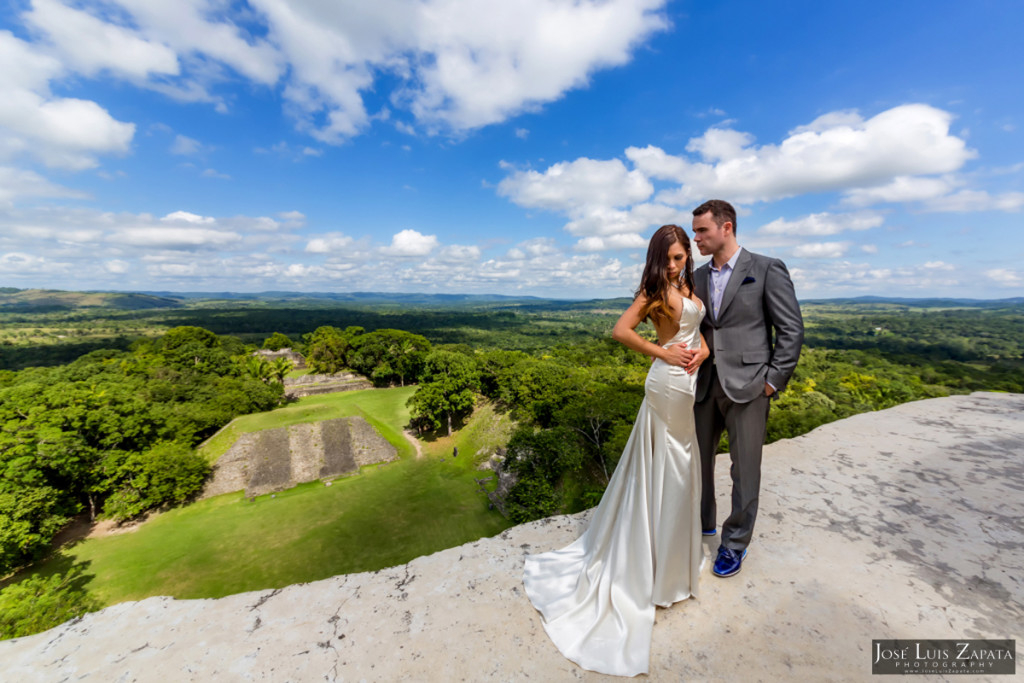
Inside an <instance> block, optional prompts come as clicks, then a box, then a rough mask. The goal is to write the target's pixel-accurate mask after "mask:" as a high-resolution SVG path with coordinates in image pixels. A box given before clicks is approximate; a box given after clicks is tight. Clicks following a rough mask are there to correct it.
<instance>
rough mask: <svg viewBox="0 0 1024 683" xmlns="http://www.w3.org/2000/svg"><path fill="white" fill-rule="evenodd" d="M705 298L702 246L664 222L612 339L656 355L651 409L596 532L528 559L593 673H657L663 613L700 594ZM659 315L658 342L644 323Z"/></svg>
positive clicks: (546, 611)
mask: <svg viewBox="0 0 1024 683" xmlns="http://www.w3.org/2000/svg"><path fill="white" fill-rule="evenodd" d="M703 317H704V308H703V306H702V304H701V302H700V300H699V299H698V298H697V297H696V295H695V294H694V292H693V264H692V261H691V258H690V239H689V238H688V237H687V236H686V232H685V231H684V230H683V229H682V228H680V227H679V226H677V225H665V226H662V227H661V228H659V229H658V230H657V232H655V233H654V235H653V236H652V237H651V242H650V244H649V245H648V248H647V264H646V266H645V267H644V272H643V276H642V277H641V280H640V287H639V288H638V289H637V292H636V296H635V298H634V300H633V304H632V305H631V306H630V307H629V308H628V309H627V310H626V312H625V313H623V314H622V317H621V318H619V321H618V322H617V323H616V324H615V330H614V331H613V333H612V337H613V338H614V339H616V340H617V341H619V342H621V343H622V344H624V345H626V346H627V347H629V348H631V349H633V350H635V351H638V352H640V353H643V354H645V355H647V356H652V357H653V358H654V363H653V364H652V365H651V369H650V370H649V371H648V373H647V381H646V383H645V386H644V401H643V404H642V405H641V406H640V412H639V413H638V414H637V418H636V422H635V423H634V425H633V432H632V434H630V437H629V441H628V442H627V443H626V448H625V450H624V451H623V453H622V458H621V459H620V460H619V464H618V466H617V467H616V468H615V473H614V474H613V475H612V478H611V481H610V482H609V483H608V488H607V490H605V492H604V496H603V497H602V498H601V503H600V504H599V505H598V506H597V509H596V510H595V511H594V515H593V517H592V519H591V521H590V526H589V527H588V528H587V530H586V531H584V532H583V535H581V536H580V537H579V538H578V539H577V540H576V541H575V542H573V543H572V544H570V545H568V546H566V547H565V548H562V549H561V550H555V551H551V552H548V553H544V554H541V555H531V556H529V557H527V558H526V568H525V572H524V576H523V583H524V585H525V588H526V593H527V595H529V597H530V600H531V601H532V602H533V605H534V607H536V608H537V610H538V611H540V613H541V615H542V617H543V622H544V630H546V631H547V633H548V635H549V636H550V637H551V640H552V641H554V643H555V645H556V646H557V647H558V649H559V650H561V652H562V654H564V655H565V656H566V657H567V658H569V659H571V660H572V661H574V662H576V663H577V664H579V665H580V666H581V667H583V668H584V669H589V670H591V671H598V672H600V673H606V674H615V675H619V676H635V675H637V674H641V673H647V669H648V663H649V660H650V651H651V631H652V630H653V628H654V610H655V606H656V605H657V606H662V607H667V606H669V605H671V604H672V603H674V602H678V601H679V600H684V599H686V598H689V597H696V595H697V578H698V574H699V573H700V568H701V561H702V560H703V549H702V544H701V531H700V487H701V485H700V481H701V480H700V455H699V451H698V450H697V439H696V436H695V431H694V422H693V400H694V389H695V387H696V377H697V375H696V372H697V369H698V367H700V364H701V363H702V362H703V361H704V359H705V358H707V357H708V355H709V353H708V351H707V349H706V348H705V344H704V339H703V337H702V336H701V334H700V322H701V319H702V318H703ZM647 319H650V320H651V322H652V323H653V325H654V329H655V330H656V331H657V333H658V344H654V343H653V342H649V341H646V340H645V339H643V338H642V337H641V336H640V335H639V334H637V333H636V327H637V325H639V324H640V323H641V322H643V321H644V320H647Z"/></svg>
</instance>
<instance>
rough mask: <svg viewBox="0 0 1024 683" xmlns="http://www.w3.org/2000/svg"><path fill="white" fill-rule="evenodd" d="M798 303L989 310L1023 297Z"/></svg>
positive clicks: (1019, 301) (844, 299) (871, 298)
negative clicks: (949, 307)
mask: <svg viewBox="0 0 1024 683" xmlns="http://www.w3.org/2000/svg"><path fill="white" fill-rule="evenodd" d="M800 303H801V304H814V305H823V304H832V305H846V304H890V305H896V306H911V307H914V308H939V307H945V306H973V307H982V308H990V307H998V306H1017V305H1020V304H1024V297H1022V296H1016V297H1010V298H1006V299H950V298H941V297H931V298H929V297H920V298H906V297H892V296H858V297H841V298H835V299H804V300H801V301H800Z"/></svg>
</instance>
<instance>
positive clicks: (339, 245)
mask: <svg viewBox="0 0 1024 683" xmlns="http://www.w3.org/2000/svg"><path fill="white" fill-rule="evenodd" d="M1021 26H1024V4H1022V3H1019V2H1013V1H1010V0H1007V1H1005V2H986V1H984V0H980V1H976V2H972V3H964V2H947V1H928V2H925V1H920V2H914V1H908V2H898V3H892V2H864V3H822V2H796V1H794V2H774V3H764V2H742V1H734V2H707V1H706V2H696V1H688V0H685V1H684V0H678V1H676V2H662V1H660V0H635V1H633V2H626V1H623V0H604V1H603V2H586V1H583V0H576V1H574V2H567V1H565V0H508V1H506V2H500V3H498V2H493V1H492V0H421V1H419V2H411V1H400V0H377V1H375V2H372V3H367V2H358V1H350V2H341V1H338V0H251V1H250V2H233V1H230V0H175V1H174V2H170V1H166V0H103V1H94V0H81V1H78V2H71V1H63V0H28V1H24V0H23V1H15V2H13V3H7V4H6V5H5V9H0V285H4V286H15V287H45V288H54V289H115V290H171V291H263V290H294V291H391V292H472V293H498V294H510V295H517V294H529V295H536V296H544V297H572V298H590V297H606V296H626V295H628V294H629V293H630V292H631V291H632V289H633V288H634V287H635V286H636V282H637V280H638V278H639V273H640V269H641V267H642V262H643V257H644V253H645V245H646V240H647V238H648V237H649V236H650V234H651V233H652V232H653V231H654V230H655V229H656V228H657V227H658V226H659V225H661V224H663V223H670V222H674V223H679V224H681V225H683V226H684V227H687V228H688V227H689V224H690V220H691V210H692V209H693V207H694V206H696V205H697V204H699V203H700V202H702V201H703V200H704V199H707V198H711V197H720V198H723V199H728V200H730V201H732V202H733V203H734V204H736V205H737V207H738V209H739V211H740V218H739V221H738V223H739V225H738V237H739V241H740V243H741V244H742V245H744V246H745V247H747V248H749V249H751V250H753V251H758V252H761V253H766V254H771V255H773V256H777V257H779V258H782V259H783V260H784V261H785V262H786V263H787V264H788V266H789V267H790V270H791V272H792V274H793V278H794V281H795V283H796V286H797V293H798V296H799V297H800V298H804V299H806V298H818V297H837V296H858V295H864V294H874V295H889V296H966V297H978V298H1001V297H1007V296H1019V295H1021V294H1022V293H1024V266H1022V263H1024V232H1022V230H1021V218H1022V209H1024V144H1022V143H1021V136H1022V135H1024V130H1022V123H1024V122H1022V121H1021V120H1020V119H1021V112H1022V111H1024V88H1021V85H1020V84H1021V83H1022V82H1024V74H1022V64H1024V52H1022V50H1021V48H1020V42H1019V35H1018V34H1019V30H1020V27H1021Z"/></svg>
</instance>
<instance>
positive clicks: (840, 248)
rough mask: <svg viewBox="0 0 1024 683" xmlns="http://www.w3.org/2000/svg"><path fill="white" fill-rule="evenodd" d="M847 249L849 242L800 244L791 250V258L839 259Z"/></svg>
mask: <svg viewBox="0 0 1024 683" xmlns="http://www.w3.org/2000/svg"><path fill="white" fill-rule="evenodd" d="M849 248H850V243H849V242H817V243H813V244H801V245H800V246H798V247H796V248H795V249H793V256H796V257H798V258H840V257H841V256H844V255H845V254H846V252H847V250H848V249H849Z"/></svg>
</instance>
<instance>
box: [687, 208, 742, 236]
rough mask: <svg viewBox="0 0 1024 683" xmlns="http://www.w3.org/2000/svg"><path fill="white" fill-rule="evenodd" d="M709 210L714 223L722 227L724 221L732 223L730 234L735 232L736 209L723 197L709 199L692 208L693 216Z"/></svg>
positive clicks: (701, 214)
mask: <svg viewBox="0 0 1024 683" xmlns="http://www.w3.org/2000/svg"><path fill="white" fill-rule="evenodd" d="M708 211H710V212H711V219H712V220H713V221H715V225H717V226H718V227H722V226H723V225H725V224H726V223H732V234H734V235H735V234H736V209H734V208H732V204H730V203H729V202H727V201H725V200H724V199H709V200H707V201H706V202H704V203H703V204H701V205H700V206H698V207H697V208H696V209H694V210H693V215H694V216H703V215H704V214H706V213H707V212H708Z"/></svg>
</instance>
